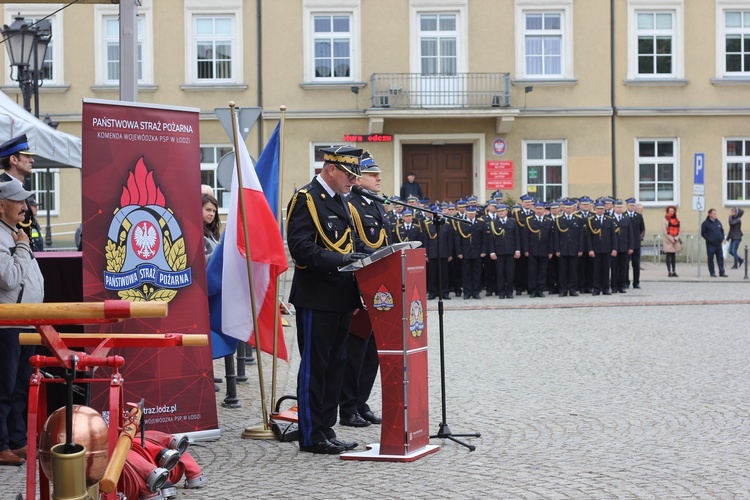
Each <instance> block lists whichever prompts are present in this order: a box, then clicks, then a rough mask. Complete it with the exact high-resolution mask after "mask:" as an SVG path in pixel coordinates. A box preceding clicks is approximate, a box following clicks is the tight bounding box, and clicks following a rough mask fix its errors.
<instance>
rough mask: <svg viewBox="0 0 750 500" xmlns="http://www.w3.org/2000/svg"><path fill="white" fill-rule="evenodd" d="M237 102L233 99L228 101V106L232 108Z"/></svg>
mask: <svg viewBox="0 0 750 500" xmlns="http://www.w3.org/2000/svg"><path fill="white" fill-rule="evenodd" d="M235 106H237V104H236V103H235V102H234V101H229V107H230V108H234V107H235Z"/></svg>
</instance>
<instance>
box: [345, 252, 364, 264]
mask: <svg viewBox="0 0 750 500" xmlns="http://www.w3.org/2000/svg"><path fill="white" fill-rule="evenodd" d="M365 257H367V254H366V253H362V252H353V253H348V254H346V255H344V264H351V263H352V262H355V261H357V260H362V259H364V258H365Z"/></svg>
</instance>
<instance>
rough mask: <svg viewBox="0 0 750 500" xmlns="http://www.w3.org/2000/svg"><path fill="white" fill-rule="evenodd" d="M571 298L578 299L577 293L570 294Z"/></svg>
mask: <svg viewBox="0 0 750 500" xmlns="http://www.w3.org/2000/svg"><path fill="white" fill-rule="evenodd" d="M570 296H571V297H578V292H570Z"/></svg>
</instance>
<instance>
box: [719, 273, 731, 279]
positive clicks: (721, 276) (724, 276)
mask: <svg viewBox="0 0 750 500" xmlns="http://www.w3.org/2000/svg"><path fill="white" fill-rule="evenodd" d="M728 277H729V276H727V275H726V274H724V273H722V274H720V275H719V278H728Z"/></svg>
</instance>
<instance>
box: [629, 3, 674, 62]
mask: <svg viewBox="0 0 750 500" xmlns="http://www.w3.org/2000/svg"><path fill="white" fill-rule="evenodd" d="M637 17H638V74H639V75H641V76H654V75H661V76H663V75H668V76H672V75H673V74H674V72H673V54H674V52H673V51H674V45H673V44H674V15H673V14H672V13H671V12H639V13H638V16H637Z"/></svg>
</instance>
